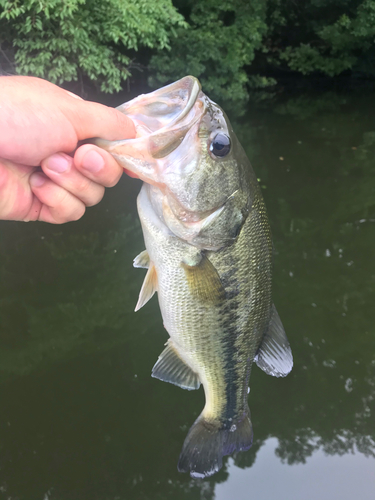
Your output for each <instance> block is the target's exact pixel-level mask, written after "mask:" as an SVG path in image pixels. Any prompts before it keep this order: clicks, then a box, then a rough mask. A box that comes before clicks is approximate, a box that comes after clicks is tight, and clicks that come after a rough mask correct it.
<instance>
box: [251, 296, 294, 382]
mask: <svg viewBox="0 0 375 500" xmlns="http://www.w3.org/2000/svg"><path fill="white" fill-rule="evenodd" d="M254 361H255V362H256V364H257V365H258V366H259V368H261V369H262V370H263V371H264V372H266V373H267V374H268V375H273V376H274V377H285V376H286V375H288V373H289V372H290V371H291V369H292V368H293V355H292V350H291V348H290V345H289V341H288V339H287V336H286V334H285V330H284V327H283V325H282V323H281V320H280V317H279V315H278V314H277V311H276V308H275V306H274V305H272V313H271V319H270V325H269V328H268V331H267V333H266V334H265V336H264V338H263V341H262V343H261V345H260V347H259V350H258V352H257V355H256V357H255V359H254Z"/></svg>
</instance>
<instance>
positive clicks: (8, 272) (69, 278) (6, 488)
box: [0, 91, 375, 500]
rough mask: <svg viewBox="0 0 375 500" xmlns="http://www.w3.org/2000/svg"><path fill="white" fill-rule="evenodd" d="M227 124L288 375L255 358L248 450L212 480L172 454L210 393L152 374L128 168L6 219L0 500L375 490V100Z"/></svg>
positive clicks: (0, 274) (301, 99)
mask: <svg viewBox="0 0 375 500" xmlns="http://www.w3.org/2000/svg"><path fill="white" fill-rule="evenodd" d="M234 127H235V129H236V131H237V133H238V135H239V137H240V139H241V142H242V143H243V145H244V146H245V149H246V150H247V152H248V155H249V157H250V159H251V161H252V162H253V165H254V168H255V171H256V173H257V175H258V177H259V178H260V179H261V185H262V186H263V190H264V196H265V199H266V204H267V207H268V211H269V217H270V222H271V227H272V230H273V235H274V245H275V258H274V300H275V303H276V305H277V308H278V311H279V314H280V317H281V318H282V320H283V323H284V326H285V329H286V331H287V334H288V337H289V340H290V342H291V345H292V349H293V354H294V362H295V364H294V369H293V371H292V373H291V374H290V375H289V376H288V377H287V378H285V379H274V378H272V377H269V376H267V375H265V374H264V373H263V372H261V371H260V370H259V369H258V368H257V367H255V368H254V369H253V373H252V376H251V381H250V382H251V393H250V396H249V403H250V408H251V412H252V421H253V426H254V444H253V447H252V449H251V450H250V451H248V452H246V453H240V454H238V456H237V457H235V458H234V459H233V458H228V459H226V460H225V463H224V467H223V469H222V470H221V471H220V472H219V473H218V474H217V475H216V476H214V477H212V478H210V479H209V480H204V481H200V480H192V479H190V478H189V476H187V475H184V474H180V473H178V472H177V469H176V465H177V460H178V456H179V453H180V450H181V446H182V443H183V441H184V438H185V436H186V433H187V430H188V429H189V427H190V425H191V424H192V423H193V422H194V420H195V418H196V416H197V415H198V414H199V413H200V411H201V409H202V406H203V402H204V396H203V391H202V389H201V390H199V391H196V392H188V391H183V390H181V389H179V388H177V387H175V386H172V385H170V384H166V383H162V382H160V381H158V380H155V379H152V378H151V377H150V372H151V368H152V366H153V364H154V363H155V361H156V359H157V357H158V355H159V354H160V352H161V351H162V349H163V344H164V342H165V341H166V339H167V334H166V332H165V330H164V329H163V326H162V321H161V317H160V313H159V309H158V305H157V300H156V298H154V299H153V300H152V301H150V303H148V304H147V305H146V306H145V307H144V308H143V309H142V310H141V311H139V312H138V313H134V312H133V309H134V306H135V303H136V301H137V296H138V292H139V289H140V287H141V284H142V280H143V277H144V271H143V270H139V269H133V268H132V259H133V257H134V256H135V255H136V254H137V253H139V252H140V251H141V250H143V243H142V236H141V231H140V226H139V222H138V219H137V214H136V208H135V200H136V196H137V193H138V191H139V188H140V184H139V182H138V181H135V180H133V179H127V178H124V179H122V181H121V182H120V183H119V185H118V186H116V187H115V188H113V189H111V190H109V191H108V192H107V195H106V197H105V199H104V201H103V202H102V203H101V204H100V205H99V206H98V207H94V208H92V209H89V210H88V212H87V214H86V215H85V217H84V218H83V219H82V220H81V221H79V222H77V223H71V224H67V225H64V226H51V225H46V224H41V223H29V224H24V223H12V222H1V223H0V256H1V259H0V402H1V403H0V404H1V407H0V408H1V411H0V499H1V500H3V499H4V500H5V499H7V500H131V499H137V500H143V499H144V500H148V499H173V500H197V499H205V500H211V499H216V500H231V499H236V500H247V499H254V500H273V499H277V500H316V499H319V500H326V499H327V500H334V499H336V498H337V499H340V500H347V499H357V498H358V499H360V500H370V499H371V500H373V499H374V495H375V419H374V417H375V399H374V398H375V326H374V325H375V307H374V302H375V263H374V245H375V107H374V106H373V93H372V92H368V91H363V92H355V93H342V92H341V93H337V92H336V93H327V92H326V93H322V92H320V93H319V92H316V93H315V94H311V93H309V94H301V95H298V96H293V97H289V98H288V97H287V96H285V95H283V96H281V97H278V98H275V99H273V100H272V101H271V102H269V103H262V102H260V103H259V104H257V105H254V104H252V105H251V106H249V110H248V112H247V113H246V115H245V116H244V117H242V118H241V119H238V120H235V121H234Z"/></svg>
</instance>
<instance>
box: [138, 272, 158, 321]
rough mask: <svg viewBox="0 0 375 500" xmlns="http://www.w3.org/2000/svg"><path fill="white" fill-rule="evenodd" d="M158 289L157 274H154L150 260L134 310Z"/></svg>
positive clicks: (141, 305) (142, 304)
mask: <svg viewBox="0 0 375 500" xmlns="http://www.w3.org/2000/svg"><path fill="white" fill-rule="evenodd" d="M157 289H158V276H157V274H156V269H155V266H154V264H153V263H152V262H150V267H149V268H148V271H147V274H146V276H145V279H144V282H143V285H142V288H141V291H140V293H139V299H138V302H137V305H136V306H135V309H134V310H135V311H136V312H137V311H139V309H140V308H141V307H143V306H144V305H145V304H146V302H148V301H149V300H150V299H151V297H152V296H153V295H154V293H155V292H156V291H157Z"/></svg>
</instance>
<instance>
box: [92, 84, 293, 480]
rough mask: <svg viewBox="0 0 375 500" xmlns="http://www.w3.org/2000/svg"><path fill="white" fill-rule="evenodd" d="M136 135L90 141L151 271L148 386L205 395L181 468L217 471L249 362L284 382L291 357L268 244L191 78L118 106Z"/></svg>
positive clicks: (237, 151)
mask: <svg viewBox="0 0 375 500" xmlns="http://www.w3.org/2000/svg"><path fill="white" fill-rule="evenodd" d="M117 109H118V110H119V111H121V112H123V113H125V114H126V115H127V116H129V117H130V118H131V119H132V120H133V122H134V123H135V127H136V137H135V138H134V139H127V140H124V141H114V142H111V141H105V140H101V139H99V140H97V144H98V145H99V146H100V147H101V148H103V149H105V150H106V151H108V152H110V153H111V154H112V155H113V157H114V158H115V160H116V161H117V162H118V163H119V164H120V165H121V166H122V167H123V168H124V169H126V170H127V171H128V172H130V173H131V175H132V176H133V177H138V178H140V179H141V180H142V181H143V185H142V188H141V191H140V193H139V195H138V199H137V208H138V214H139V218H140V221H141V225H142V231H143V236H144V242H145V250H144V251H142V252H141V253H140V254H139V255H138V256H137V257H136V258H135V259H134V266H135V267H137V268H144V269H147V273H146V276H145V279H144V282H143V285H142V288H141V292H140V295H139V299H138V302H137V305H136V308H135V310H136V311H138V310H139V309H141V308H142V307H143V306H144V305H145V304H146V303H147V302H148V301H149V300H150V299H151V297H152V296H153V295H154V294H155V292H157V295H158V300H159V306H160V311H161V315H162V318H163V323H164V327H165V329H166V330H167V332H168V334H169V339H168V341H167V343H166V344H165V348H164V350H163V351H162V353H161V355H160V356H159V358H158V360H157V362H156V364H155V365H154V367H153V369H152V377H155V378H157V379H160V380H162V381H165V382H170V383H172V384H175V385H177V386H179V387H181V388H183V389H187V390H196V389H198V388H199V387H200V385H202V386H203V388H204V393H205V406H204V408H203V410H202V412H201V414H200V415H199V416H198V418H197V419H196V421H195V422H194V423H193V425H192V427H191V428H190V430H189V431H188V434H187V436H186V439H185V441H184V444H183V447H182V451H181V454H180V457H179V461H178V470H179V471H181V472H189V473H190V475H191V477H194V478H205V477H209V476H211V475H213V474H214V473H216V472H217V471H218V470H219V469H220V468H221V467H222V463H223V457H224V456H226V455H231V454H233V453H234V452H239V451H246V450H248V449H249V448H250V447H251V445H252V440H253V428H252V423H251V416H250V409H249V406H248V392H249V378H250V373H251V369H252V365H253V363H254V362H255V363H256V364H257V366H258V367H259V368H261V369H262V370H263V371H264V372H265V373H267V374H269V375H273V376H276V377H284V376H286V375H287V374H288V373H289V372H290V371H291V369H292V366H293V356H292V351H291V348H290V344H289V341H288V339H287V337H286V334H285V330H284V328H283V325H282V323H281V320H280V317H279V315H278V313H277V311H276V308H275V306H274V304H273V301H272V293H271V289H272V254H273V244H272V238H271V230H270V226H269V223H268V217H267V212H266V207H265V204H264V200H263V196H262V193H261V189H260V186H259V184H258V181H257V178H256V175H255V173H254V171H253V169H252V166H251V164H250V161H249V160H248V158H247V156H246V153H245V151H244V149H243V148H242V146H241V144H240V142H239V141H238V139H237V137H236V135H235V133H234V131H233V129H232V126H231V124H230V122H229V120H228V118H227V116H226V114H225V112H224V111H223V110H222V109H221V108H220V106H218V105H217V104H215V103H214V102H213V101H212V100H211V99H209V97H207V96H206V95H205V94H204V93H203V91H202V88H201V85H200V83H199V81H198V80H197V79H196V78H194V77H192V76H187V77H184V78H182V79H181V80H179V81H177V82H175V83H172V84H170V85H167V86H165V87H163V88H161V89H158V90H156V91H154V92H151V93H148V94H143V95H140V96H138V97H136V98H135V99H133V100H131V101H129V102H127V103H125V104H123V105H121V106H119V107H118V108H117Z"/></svg>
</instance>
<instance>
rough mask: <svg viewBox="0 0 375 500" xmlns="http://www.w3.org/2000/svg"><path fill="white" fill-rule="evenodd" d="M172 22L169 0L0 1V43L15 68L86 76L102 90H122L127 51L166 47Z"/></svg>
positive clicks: (51, 75) (55, 78) (57, 77)
mask: <svg viewBox="0 0 375 500" xmlns="http://www.w3.org/2000/svg"><path fill="white" fill-rule="evenodd" d="M177 26H180V27H181V26H184V21H183V18H182V16H181V15H179V14H178V13H177V12H176V10H175V9H174V7H173V6H172V3H171V0H159V1H158V2H154V1H152V0H138V1H137V2H132V1H131V0H71V1H69V2H66V1H65V0H25V1H19V0H0V48H1V49H2V51H3V55H4V53H5V52H4V51H7V50H8V51H9V48H10V46H11V47H12V48H13V54H14V63H15V69H16V71H17V73H21V74H30V75H34V76H39V77H44V78H46V79H48V80H50V81H52V82H54V83H63V82H64V81H72V80H78V79H79V78H81V77H82V76H83V75H85V76H87V77H89V78H90V79H91V80H93V81H95V82H100V83H101V87H100V89H101V90H102V91H104V92H113V91H119V90H120V89H121V82H122V81H123V80H126V78H127V77H128V76H129V74H130V73H129V67H130V66H131V63H132V60H131V57H130V51H137V50H138V49H139V48H142V47H149V48H157V49H164V48H168V47H169V43H170V38H171V36H172V35H173V33H174V29H175V27H177ZM10 41H11V42H10Z"/></svg>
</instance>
